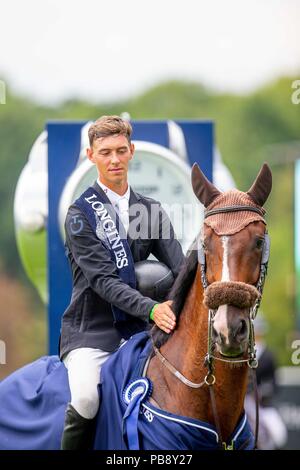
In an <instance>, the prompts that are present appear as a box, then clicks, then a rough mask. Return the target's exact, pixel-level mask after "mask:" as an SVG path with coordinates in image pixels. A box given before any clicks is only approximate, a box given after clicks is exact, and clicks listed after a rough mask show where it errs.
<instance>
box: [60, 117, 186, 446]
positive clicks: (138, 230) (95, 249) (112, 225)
mask: <svg viewBox="0 0 300 470" xmlns="http://www.w3.org/2000/svg"><path fill="white" fill-rule="evenodd" d="M131 133H132V128H131V125H130V123H129V122H127V121H125V120H122V119H121V118H120V117H118V116H103V117H101V118H100V119H98V120H97V121H96V122H95V123H94V124H93V125H92V126H91V127H90V129H89V141H90V148H88V149H87V156H88V158H89V160H90V161H91V162H92V163H93V164H95V165H96V167H97V171H98V179H97V181H96V182H95V184H94V185H93V186H92V187H90V188H88V189H87V190H86V191H85V192H84V193H83V194H82V195H81V196H80V197H79V198H78V199H77V200H76V201H75V202H74V204H73V205H72V206H71V207H70V208H69V210H68V213H67V217H66V223H65V231H66V253H67V255H68V258H69V261H70V265H71V269H72V276H73V290H72V297H71V301H70V304H69V306H68V307H67V309H66V311H65V313H64V315H63V317H62V328H61V338H60V358H61V360H62V361H63V363H64V364H65V366H66V368H67V370H68V378H69V385H70V391H71V402H70V403H69V404H68V406H67V410H66V417H65V426H64V432H63V436H62V449H64V450H65V449H88V448H90V447H91V445H92V441H93V436H94V425H95V416H96V414H97V411H98V406H99V398H98V389H97V386H98V383H99V377H100V372H101V367H102V365H103V363H104V362H105V361H106V360H107V359H108V357H109V356H110V355H111V354H112V353H113V352H114V351H116V350H117V349H118V348H119V347H120V345H121V344H122V343H123V342H124V340H126V339H128V338H129V337H130V336H131V335H133V334H134V333H137V332H139V331H142V330H145V329H147V327H148V325H149V323H150V321H151V320H152V321H153V322H154V323H155V324H156V325H157V326H158V327H159V328H161V329H162V330H163V331H164V332H166V333H170V332H171V331H172V330H173V329H174V328H175V325H176V321H175V316H174V314H173V312H172V310H171V304H170V302H162V303H158V302H156V301H155V300H153V298H150V297H145V296H143V295H142V294H141V293H140V292H139V291H138V290H136V279H135V271H134V263H135V262H139V261H143V260H146V259H147V258H148V256H149V255H150V253H153V254H154V255H155V256H156V258H157V259H158V260H159V261H161V262H162V263H164V264H165V265H166V266H167V267H168V268H169V269H170V270H171V271H172V273H173V276H174V277H176V276H177V274H178V272H179V269H180V267H181V265H182V263H183V260H184V255H183V252H182V249H181V246H180V244H179V242H178V241H177V240H176V238H175V237H174V230H173V227H172V224H171V222H170V220H169V218H168V216H167V215H166V213H165V211H164V210H163V209H162V207H161V205H160V204H159V202H157V201H155V200H154V199H151V198H148V197H144V196H142V195H140V194H138V193H135V192H134V191H133V190H132V188H130V186H129V185H128V181H127V173H128V164H129V162H130V160H131V159H132V158H133V156H134V144H133V143H132V142H131V140H130V137H131ZM164 279H165V282H169V278H168V279H167V278H164ZM163 282H164V281H163V280H162V283H163ZM163 287H164V286H162V285H160V289H162V291H163V290H164V288H163ZM169 287H170V285H169ZM158 297H159V295H157V296H156V297H154V298H155V299H156V300H158V301H161V300H162V299H160V298H158Z"/></svg>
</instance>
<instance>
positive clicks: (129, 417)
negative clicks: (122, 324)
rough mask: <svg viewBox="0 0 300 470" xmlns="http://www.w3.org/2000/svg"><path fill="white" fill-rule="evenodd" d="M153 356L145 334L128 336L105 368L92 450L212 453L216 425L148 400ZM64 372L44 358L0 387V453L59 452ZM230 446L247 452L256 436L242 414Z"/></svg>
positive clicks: (66, 388) (66, 391) (52, 360)
mask: <svg viewBox="0 0 300 470" xmlns="http://www.w3.org/2000/svg"><path fill="white" fill-rule="evenodd" d="M150 353H151V341H150V340H149V336H148V334H147V333H145V332H143V333H139V334H137V335H134V336H133V337H131V338H130V339H129V340H128V341H127V342H126V343H124V344H123V346H122V347H121V348H120V349H119V350H118V351H117V352H116V353H114V354H113V355H112V356H111V357H110V358H109V359H108V361H107V362H106V363H105V364H104V366H103V368H102V372H101V384H100V385H99V395H100V408H99V413H98V420H97V429H96V436H95V443H94V448H95V449H103V450H138V449H143V450H201V449H203V450H204V449H205V450H208V449H209V450H213V449H217V448H218V435H217V432H216V430H215V428H214V426H212V425H210V424H207V423H203V422H201V421H199V420H197V419H192V418H187V417H183V416H179V415H175V414H172V413H168V412H166V411H163V410H161V409H159V408H156V407H154V406H153V405H152V404H151V403H150V402H149V397H150V396H151V390H152V385H151V383H150V381H149V380H148V379H147V378H146V377H144V376H143V370H144V368H145V364H146V362H147V360H148V358H149V355H150ZM69 401H70V390H69V384H68V376H67V371H66V369H65V366H64V365H63V363H61V362H60V361H59V358H58V357H57V356H48V357H42V358H41V359H39V360H37V361H35V362H33V363H32V364H29V365H27V366H25V367H23V368H22V369H20V370H18V371H16V372H15V373H13V374H12V375H10V376H9V377H7V378H6V379H5V380H3V381H2V382H1V383H0V404H1V408H0V449H1V450H13V449H26V450H50V449H59V448H60V441H61V435H62V430H63V423H64V413H65V408H66V404H67V403H68V402H69ZM228 445H230V446H231V447H233V449H239V448H241V447H243V448H244V449H247V450H250V449H253V446H254V438H253V435H252V432H251V430H250V426H249V424H248V421H247V418H246V415H243V416H242V417H241V419H240V422H239V423H238V426H237V428H236V430H235V431H234V433H233V434H232V437H231V438H230V439H229V440H228Z"/></svg>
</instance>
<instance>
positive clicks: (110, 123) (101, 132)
mask: <svg viewBox="0 0 300 470" xmlns="http://www.w3.org/2000/svg"><path fill="white" fill-rule="evenodd" d="M88 134H89V141H90V147H92V145H93V142H94V141H95V140H96V139H99V138H100V137H108V136H111V135H125V137H126V138H127V140H128V143H129V144H130V143H131V141H130V137H131V134H132V127H131V124H130V122H129V121H126V120H125V119H122V118H120V116H101V117H100V118H99V119H97V121H95V122H94V123H93V124H92V125H91V127H90V128H89V133H88Z"/></svg>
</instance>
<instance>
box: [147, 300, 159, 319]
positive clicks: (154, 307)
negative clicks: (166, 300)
mask: <svg viewBox="0 0 300 470" xmlns="http://www.w3.org/2000/svg"><path fill="white" fill-rule="evenodd" d="M158 305H159V304H155V305H154V306H153V307H152V309H151V312H150V315H149V317H150V320H152V321H153V315H154V310H155V309H156V307H157V306H158Z"/></svg>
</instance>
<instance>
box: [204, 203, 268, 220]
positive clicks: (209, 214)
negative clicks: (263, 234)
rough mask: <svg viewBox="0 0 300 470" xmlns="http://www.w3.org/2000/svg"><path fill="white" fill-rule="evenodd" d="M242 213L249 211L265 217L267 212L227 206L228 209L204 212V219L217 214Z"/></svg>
mask: <svg viewBox="0 0 300 470" xmlns="http://www.w3.org/2000/svg"><path fill="white" fill-rule="evenodd" d="M240 211H249V212H256V213H257V214H259V215H261V216H262V217H264V215H265V211H263V210H262V209H259V208H258V207H252V206H227V207H219V208H218V209H211V210H210V211H205V212H204V219H206V218H207V217H210V216H211V215H215V214H222V213H225V212H240Z"/></svg>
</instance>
